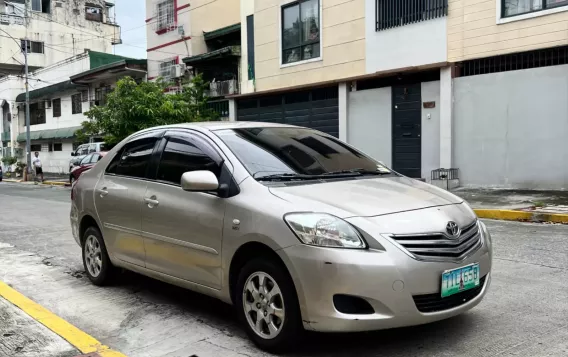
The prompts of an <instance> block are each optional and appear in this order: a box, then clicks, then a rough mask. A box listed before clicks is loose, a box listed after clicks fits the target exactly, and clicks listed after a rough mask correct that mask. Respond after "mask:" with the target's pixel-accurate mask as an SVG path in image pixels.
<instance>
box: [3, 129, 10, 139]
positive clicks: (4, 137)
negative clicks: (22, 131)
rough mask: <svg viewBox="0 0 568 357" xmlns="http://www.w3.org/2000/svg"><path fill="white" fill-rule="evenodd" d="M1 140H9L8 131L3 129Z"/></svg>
mask: <svg viewBox="0 0 568 357" xmlns="http://www.w3.org/2000/svg"><path fill="white" fill-rule="evenodd" d="M2 141H10V132H9V131H5V132H3V133H2Z"/></svg>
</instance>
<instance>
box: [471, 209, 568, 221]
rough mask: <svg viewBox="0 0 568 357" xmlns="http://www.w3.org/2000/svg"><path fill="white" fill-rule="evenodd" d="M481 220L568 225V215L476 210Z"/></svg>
mask: <svg viewBox="0 0 568 357" xmlns="http://www.w3.org/2000/svg"><path fill="white" fill-rule="evenodd" d="M474 212H475V214H477V217H479V218H487V219H497V220H501V221H523V222H551V223H563V224H568V214H557V213H538V212H527V211H512V210H505V209H474Z"/></svg>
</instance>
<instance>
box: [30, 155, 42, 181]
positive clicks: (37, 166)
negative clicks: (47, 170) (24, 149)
mask: <svg viewBox="0 0 568 357" xmlns="http://www.w3.org/2000/svg"><path fill="white" fill-rule="evenodd" d="M32 166H33V167H34V169H35V173H36V177H37V176H38V175H39V176H40V177H41V182H43V169H42V168H41V160H40V158H39V152H37V151H36V152H35V157H34V158H33V160H32Z"/></svg>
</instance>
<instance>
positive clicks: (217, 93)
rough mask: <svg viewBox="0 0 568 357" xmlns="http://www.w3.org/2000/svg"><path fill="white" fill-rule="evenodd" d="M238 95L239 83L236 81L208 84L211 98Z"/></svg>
mask: <svg viewBox="0 0 568 357" xmlns="http://www.w3.org/2000/svg"><path fill="white" fill-rule="evenodd" d="M238 93H239V82H238V81H237V80H236V79H230V80H228V81H219V82H211V83H210V84H209V96H210V97H211V98H215V97H223V96H226V95H231V94H238Z"/></svg>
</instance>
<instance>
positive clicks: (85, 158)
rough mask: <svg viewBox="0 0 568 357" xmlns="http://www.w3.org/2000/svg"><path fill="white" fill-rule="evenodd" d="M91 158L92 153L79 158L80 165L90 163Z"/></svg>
mask: <svg viewBox="0 0 568 357" xmlns="http://www.w3.org/2000/svg"><path fill="white" fill-rule="evenodd" d="M92 158H93V155H88V156H85V157H84V158H83V160H81V165H85V164H88V163H90V162H91V159H92Z"/></svg>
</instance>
